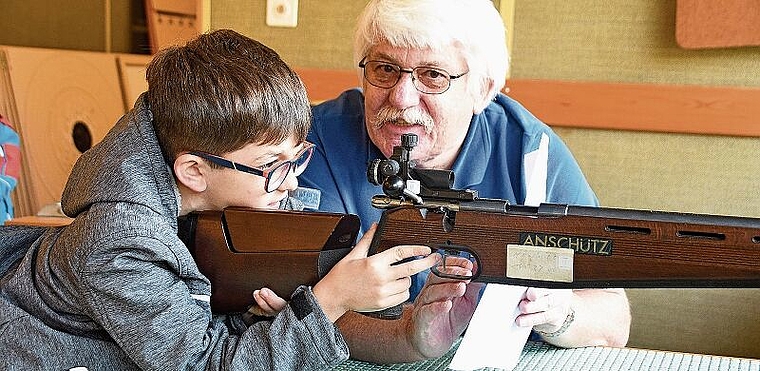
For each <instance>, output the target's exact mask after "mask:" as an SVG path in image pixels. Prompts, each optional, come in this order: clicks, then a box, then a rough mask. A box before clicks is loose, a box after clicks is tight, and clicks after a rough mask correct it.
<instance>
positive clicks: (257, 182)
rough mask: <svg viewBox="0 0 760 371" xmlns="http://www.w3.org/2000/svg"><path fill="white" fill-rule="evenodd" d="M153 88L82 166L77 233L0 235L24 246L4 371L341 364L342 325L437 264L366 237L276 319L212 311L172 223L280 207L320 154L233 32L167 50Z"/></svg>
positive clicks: (290, 88) (8, 245) (299, 111)
mask: <svg viewBox="0 0 760 371" xmlns="http://www.w3.org/2000/svg"><path fill="white" fill-rule="evenodd" d="M147 80H148V86H149V89H148V92H147V93H145V94H144V95H143V96H142V97H141V98H140V99H139V100H138V102H137V103H136V105H135V107H134V109H132V110H131V111H130V112H129V113H128V114H127V115H125V116H124V117H122V119H121V120H120V121H119V122H118V123H117V124H116V125H115V127H114V128H113V129H112V130H111V131H110V132H109V134H108V135H107V136H106V137H105V138H104V139H103V141H102V142H101V143H99V144H98V145H97V146H95V147H93V148H92V149H91V150H89V151H87V152H86V153H85V154H83V155H82V157H81V158H80V159H79V161H77V164H76V165H75V166H74V169H73V170H72V173H71V175H70V177H69V180H68V183H67V185H66V188H65V190H64V193H63V197H62V207H63V210H64V212H65V213H66V214H67V215H69V216H72V217H75V220H74V221H73V222H72V223H71V225H69V226H67V227H63V228H51V229H47V230H45V229H26V230H24V229H22V230H19V229H17V228H13V229H0V236H4V238H3V240H2V241H3V242H2V245H3V246H2V249H0V252H3V254H2V255H5V256H8V254H7V252H9V251H10V252H11V255H13V252H15V251H17V250H13V248H14V247H16V248H20V247H22V246H23V248H25V249H28V251H26V250H24V251H26V253H25V255H23V257H21V258H20V259H14V260H13V261H12V262H11V264H10V267H9V268H7V269H5V266H6V262H3V264H0V267H2V268H4V269H3V271H0V275H1V276H0V277H2V280H0V332H2V336H0V351H2V353H3V354H5V356H4V357H2V360H0V368H2V369H9V370H13V369H19V370H26V369H57V370H60V369H67V368H74V367H87V368H89V369H91V370H100V369H166V370H179V369H204V370H205V369H232V368H245V369H277V370H285V369H298V370H308V369H325V368H327V367H329V366H331V365H335V364H337V363H339V362H341V361H343V360H345V359H346V358H347V357H348V347H347V345H346V343H345V341H344V340H343V338H342V336H341V334H340V332H339V331H338V330H337V328H336V327H335V326H334V325H333V322H335V321H336V320H337V319H338V318H339V317H340V316H341V315H343V314H344V313H345V312H347V311H352V310H356V311H364V310H376V309H381V308H385V307H389V306H392V305H395V304H398V303H401V302H403V301H405V300H406V299H407V298H408V297H409V291H408V289H409V285H410V278H409V276H410V275H412V274H415V273H417V272H420V271H422V270H424V269H427V268H429V267H430V266H432V265H433V264H434V263H435V259H436V258H435V256H434V255H428V254H430V250H429V248H427V247H421V246H399V247H396V248H394V249H393V250H390V251H389V252H388V253H383V254H378V255H374V256H372V257H369V258H367V256H366V254H367V249H368V247H369V243H370V239H371V235H372V233H371V232H370V233H367V235H368V236H367V237H364V238H363V239H362V240H361V241H360V242H359V243H358V244H357V246H356V247H355V248H354V249H353V251H352V252H351V253H349V255H347V256H346V257H345V258H344V259H343V260H341V261H340V262H339V263H338V264H336V265H335V267H334V268H333V269H332V270H331V271H330V272H329V273H328V274H327V275H326V276H325V277H324V278H323V279H322V280H321V281H320V282H319V283H317V284H316V285H315V286H314V287H305V286H302V287H299V288H298V289H297V290H296V292H295V293H294V294H293V296H292V297H291V300H290V302H289V304H288V305H287V306H286V307H285V308H283V310H282V311H280V312H279V313H278V314H277V315H276V316H275V317H274V318H273V320H272V321H261V322H256V323H254V324H252V325H250V326H248V325H247V324H246V323H245V322H244V321H243V318H242V316H241V315H228V316H221V315H213V314H212V313H211V311H210V306H209V295H210V293H211V289H210V283H209V281H208V279H207V278H206V277H204V276H203V275H202V274H201V273H200V272H199V271H198V268H197V267H196V265H195V263H194V261H193V259H192V257H191V255H190V253H189V251H188V250H187V248H186V247H185V246H184V245H183V244H182V242H181V241H180V240H179V238H178V237H177V217H178V216H181V215H185V214H188V213H190V212H193V211H196V210H204V209H215V210H220V209H223V208H225V207H227V206H233V205H234V206H247V207H257V208H276V207H278V206H279V205H280V204H281V203H283V202H285V201H286V198H287V195H288V191H289V190H292V189H294V188H295V187H296V186H297V180H296V178H295V176H296V175H298V174H299V173H300V172H302V171H303V169H304V168H305V166H306V164H307V163H308V160H309V158H310V155H311V152H312V145H311V144H310V143H308V142H305V140H304V139H305V138H306V133H307V131H308V129H309V125H310V120H311V116H310V109H309V102H308V100H307V97H306V92H305V89H304V87H303V85H302V83H301V81H300V80H299V78H298V76H296V74H295V73H294V72H293V71H292V70H290V69H289V68H288V67H287V66H286V65H285V63H284V62H283V61H282V60H281V59H280V58H279V56H278V55H277V54H276V53H275V52H274V51H272V50H271V49H269V48H267V47H266V46H264V45H261V44H260V43H258V42H256V41H254V40H251V39H249V38H246V37H244V36H242V35H239V34H237V33H235V32H233V31H230V30H220V31H216V32H212V33H209V34H206V35H201V36H200V37H198V38H197V39H195V40H193V41H191V42H189V43H188V44H187V45H185V46H181V47H172V48H169V49H167V50H164V51H162V52H161V53H159V54H158V55H157V56H156V57H155V58H154V59H153V61H152V62H151V63H150V65H149V66H148V69H147ZM241 164H244V165H245V166H244V167H241V166H240V165H241ZM273 233H276V231H273ZM8 236H11V237H8ZM35 237H36V238H35ZM30 241H33V242H30ZM17 255H18V253H17ZM419 255H428V256H427V257H425V258H423V259H417V260H413V261H411V262H408V263H405V264H399V265H394V266H391V263H394V262H397V261H399V260H402V259H404V258H407V257H412V256H419ZM283 273H285V272H283ZM257 301H258V300H257Z"/></svg>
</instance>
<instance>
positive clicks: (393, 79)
mask: <svg viewBox="0 0 760 371" xmlns="http://www.w3.org/2000/svg"><path fill="white" fill-rule="evenodd" d="M365 59H366V58H365ZM365 59H362V60H361V62H359V68H362V69H364V78H365V79H367V82H369V83H370V84H372V85H373V86H377V87H378V88H383V89H390V88H392V87H394V86H396V84H398V82H399V80H401V74H402V73H408V74H410V75H411V76H412V84H413V85H414V87H415V88H416V89H417V90H418V91H420V92H422V93H425V94H441V93H444V92H446V90H449V87H451V80H455V79H458V78H460V77H462V76H464V75H466V74H467V73H468V72H470V71H466V72H464V73H461V74H459V75H451V74H449V73H448V72H446V71H445V70H442V69H440V68H435V67H427V66H419V67H414V68H412V69H405V68H401V66H399V65H397V64H393V63H390V62H383V61H365Z"/></svg>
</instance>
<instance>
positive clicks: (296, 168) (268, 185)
mask: <svg viewBox="0 0 760 371" xmlns="http://www.w3.org/2000/svg"><path fill="white" fill-rule="evenodd" d="M188 153H190V154H191V155H195V156H198V157H201V158H203V159H206V160H208V161H210V162H212V163H214V164H217V165H219V166H222V167H226V168H229V169H234V170H237V171H242V172H244V173H248V174H253V175H258V176H261V177H264V178H266V181H265V182H264V190H266V191H267V193H269V192H273V191H274V190H275V189H277V188H279V187H280V186H281V185H282V183H284V182H285V179H286V178H287V177H288V174H289V173H290V172H291V171H292V172H293V173H294V174H295V175H296V176H298V175H301V174H302V173H303V171H304V170H306V166H307V165H308V164H309V160H311V155H312V153H314V144H312V143H309V142H304V147H303V149H301V150H300V151H299V152H298V154H296V156H295V159H293V160H290V161H283V162H280V163H277V164H274V165H273V166H272V167H270V168H268V169H257V168H255V167H251V166H246V165H243V164H240V163H237V162H233V161H230V160H228V159H226V158H224V157H220V156H217V155H212V154H210V153H206V152H200V151H190V152H188Z"/></svg>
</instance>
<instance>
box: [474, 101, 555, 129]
mask: <svg viewBox="0 0 760 371" xmlns="http://www.w3.org/2000/svg"><path fill="white" fill-rule="evenodd" d="M484 115H485V117H486V118H487V119H488V121H489V122H499V123H504V124H505V125H507V126H508V127H512V128H513V129H514V128H519V129H520V131H522V132H523V133H524V134H525V135H527V136H529V137H532V136H538V137H540V136H541V135H542V134H548V135H550V136H553V135H554V132H553V130H552V129H551V128H550V127H549V126H548V125H546V124H545V123H544V122H543V121H541V120H540V119H539V118H537V117H536V116H535V115H533V113H532V112H530V111H529V110H528V109H527V108H525V107H524V106H523V105H522V104H521V103H520V102H518V101H517V100H515V99H513V98H511V97H509V96H507V95H505V94H503V93H499V94H497V95H496V97H495V98H494V100H493V101H492V102H491V103H490V104H489V105H488V106H487V107H486V109H485V110H484Z"/></svg>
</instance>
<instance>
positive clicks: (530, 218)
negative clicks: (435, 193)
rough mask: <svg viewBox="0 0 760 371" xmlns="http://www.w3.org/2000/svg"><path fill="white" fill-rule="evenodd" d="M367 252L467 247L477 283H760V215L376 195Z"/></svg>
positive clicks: (561, 285) (629, 285)
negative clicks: (377, 214)
mask: <svg viewBox="0 0 760 371" xmlns="http://www.w3.org/2000/svg"><path fill="white" fill-rule="evenodd" d="M373 203H374V204H376V206H378V207H385V208H387V210H384V211H383V214H382V217H381V219H380V223H379V225H378V229H377V231H376V232H375V236H374V240H373V241H372V246H371V248H370V253H377V252H380V251H384V250H387V249H389V248H391V247H393V246H396V245H400V244H421V245H428V246H431V247H433V248H434V249H435V248H436V247H440V246H444V247H446V246H451V247H453V248H455V249H456V248H460V247H466V248H468V249H470V250H471V251H473V252H474V254H475V255H477V257H478V258H479V261H480V265H481V266H480V267H479V276H478V277H477V278H475V281H481V282H493V283H507V284H515V285H523V286H534V287H547V288H603V287H622V288H649V287H760V219H755V218H744V217H733V216H718V215H705V214H685V213H674V212H660V211H648V210H633V209H614V208H602V207H583V206H569V205H560V204H541V205H540V206H538V207H530V206H520V205H509V203H508V202H507V201H504V200H490V199H476V200H474V201H463V202H458V201H448V200H443V201H441V200H432V201H430V200H426V203H425V204H424V205H412V204H411V203H409V202H406V201H401V200H394V199H391V198H389V197H384V196H376V198H375V199H373Z"/></svg>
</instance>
